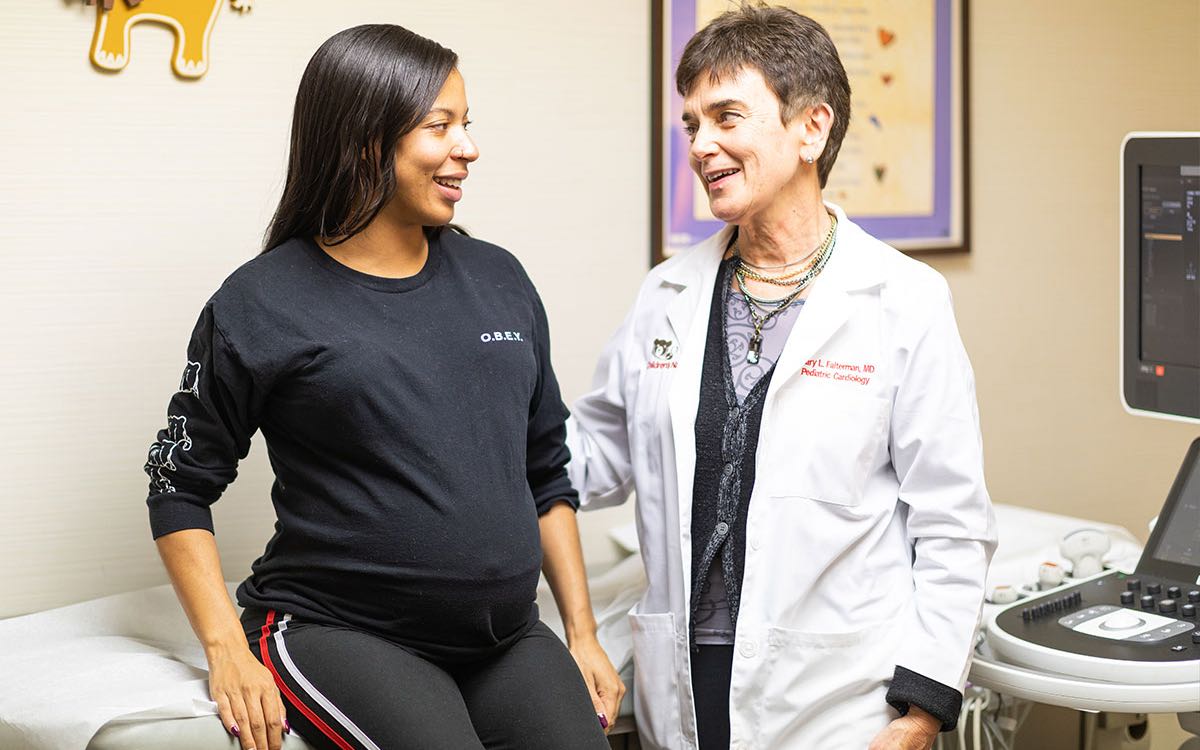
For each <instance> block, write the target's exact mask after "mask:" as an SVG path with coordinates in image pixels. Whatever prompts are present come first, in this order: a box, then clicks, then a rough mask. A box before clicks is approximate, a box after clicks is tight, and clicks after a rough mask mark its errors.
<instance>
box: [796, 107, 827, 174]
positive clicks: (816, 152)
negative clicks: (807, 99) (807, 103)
mask: <svg viewBox="0 0 1200 750" xmlns="http://www.w3.org/2000/svg"><path fill="white" fill-rule="evenodd" d="M800 121H801V122H800V124H801V125H802V126H803V129H804V135H803V138H804V146H803V152H804V160H805V161H807V162H809V163H810V164H811V163H812V162H814V161H816V160H817V159H818V158H819V157H820V156H821V153H822V152H823V151H824V150H825V142H826V141H828V140H829V131H830V130H832V129H833V108H832V107H830V106H829V105H828V104H826V103H825V102H821V103H820V104H818V105H816V106H814V107H808V108H807V109H805V110H804V111H803V112H802V113H801V114H800ZM810 157H811V158H810Z"/></svg>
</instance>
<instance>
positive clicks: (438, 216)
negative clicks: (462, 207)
mask: <svg viewBox="0 0 1200 750" xmlns="http://www.w3.org/2000/svg"><path fill="white" fill-rule="evenodd" d="M469 124H470V120H468V119H467V91H466V87H465V85H464V84H463V78H462V75H460V74H459V72H458V71H457V70H452V71H450V75H449V77H447V78H446V83H445V85H443V86H442V90H441V92H440V93H439V94H438V97H437V100H436V101H435V102H434V103H433V107H432V108H431V109H430V110H429V112H428V114H426V115H425V117H423V118H422V119H421V122H420V123H418V124H417V126H416V127H415V128H414V129H413V130H411V131H409V132H408V133H405V134H404V135H403V136H402V137H401V138H400V141H399V143H398V144H397V146H396V192H395V194H394V195H393V196H392V199H391V202H390V203H389V204H388V206H387V209H386V210H387V211H388V212H389V213H391V214H392V216H393V218H394V220H395V221H397V222H398V223H401V224H418V225H421V226H441V225H442V224H447V223H449V222H450V221H451V220H452V219H453V218H454V204H455V203H457V202H458V201H459V200H461V199H462V195H463V189H462V183H463V180H465V179H466V178H467V166H468V165H469V164H470V163H471V162H473V161H475V160H476V159H478V158H479V149H478V148H476V146H475V141H474V140H472V139H471V136H470V135H469V134H468V133H467V126H468V125H469Z"/></svg>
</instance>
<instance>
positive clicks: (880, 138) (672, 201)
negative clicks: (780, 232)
mask: <svg viewBox="0 0 1200 750" xmlns="http://www.w3.org/2000/svg"><path fill="white" fill-rule="evenodd" d="M772 4H776V5H783V6H786V7H789V8H792V9H794V10H796V11H798V12H800V13H803V14H804V15H807V16H809V17H811V18H813V19H815V20H816V21H818V22H819V23H820V24H821V25H822V26H824V27H825V29H826V31H828V32H829V35H830V37H831V38H832V39H833V42H834V44H835V45H836V46H837V49H838V54H839V55H840V56H841V59H842V64H843V65H844V66H845V68H846V74H847V76H848V77H849V79H850V88H851V92H852V94H851V102H850V111H851V116H850V126H849V128H848V130H847V132H846V137H845V139H844V140H843V141H842V147H841V151H840V152H839V154H838V159H837V162H836V163H835V165H834V167H833V171H832V172H831V173H830V175H829V182H828V184H827V185H826V186H825V190H824V196H825V199H826V200H829V201H832V202H833V203H836V204H838V205H839V206H841V207H842V208H843V209H845V211H846V214H847V215H848V216H849V217H850V218H851V219H853V220H854V221H855V222H856V223H858V224H859V225H860V226H862V228H863V229H865V230H866V231H867V232H869V233H871V234H872V235H874V236H875V237H878V238H879V239H881V240H883V241H884V242H887V243H888V244H890V245H892V246H894V247H896V248H899V249H901V250H904V251H907V252H919V251H955V250H957V251H965V250H967V239H968V231H967V230H968V226H967V208H968V202H967V198H968V196H967V166H968V165H967V148H966V137H967V97H966V79H967V75H966V29H967V23H966V8H965V2H964V0H902V1H900V2H897V0H839V2H829V0H772ZM735 6H736V3H734V2H731V1H730V0H654V2H653V3H652V19H651V20H652V24H651V25H652V36H653V41H652V45H651V57H652V64H653V70H652V82H653V86H652V88H653V89H654V91H653V104H652V107H651V109H652V121H653V124H652V127H653V133H652V137H651V148H652V155H653V158H652V163H653V167H652V169H651V196H653V202H654V205H653V207H652V211H651V222H650V223H651V235H652V237H651V247H652V253H653V257H652V262H654V263H657V262H658V261H661V260H662V259H663V258H665V257H669V256H670V255H671V254H673V253H675V252H678V251H679V250H681V249H683V248H685V247H688V246H690V245H692V244H695V243H696V242H699V241H700V240H702V239H704V238H705V237H708V236H709V235H711V234H713V233H714V232H716V231H717V230H718V229H720V228H721V226H722V225H721V222H719V221H717V220H716V219H714V218H713V217H712V214H711V213H709V211H708V199H707V197H706V196H705V193H704V189H703V187H701V185H700V183H699V181H698V180H697V179H696V177H695V174H694V173H693V172H692V170H691V166H690V165H689V164H688V139H687V136H686V135H685V134H684V132H683V127H682V123H681V121H680V117H681V115H682V110H683V101H682V99H681V97H680V96H679V94H678V93H676V91H675V79H674V72H675V67H676V65H677V64H678V62H679V58H680V56H681V55H682V54H683V48H684V45H686V44H687V41H688V39H690V38H691V36H692V35H693V34H695V33H696V31H698V30H699V29H701V28H703V27H704V25H705V24H707V23H708V22H709V21H710V20H712V19H713V18H715V17H716V16H717V15H719V14H721V13H723V12H724V11H726V10H729V9H730V8H733V7H735Z"/></svg>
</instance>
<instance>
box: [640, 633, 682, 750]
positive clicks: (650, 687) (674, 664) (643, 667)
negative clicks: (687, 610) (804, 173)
mask: <svg viewBox="0 0 1200 750" xmlns="http://www.w3.org/2000/svg"><path fill="white" fill-rule="evenodd" d="M629 624H630V627H631V629H632V630H633V697H634V706H635V710H636V712H637V723H638V734H639V735H641V740H642V745H643V746H644V747H646V748H647V750H656V749H657V748H664V749H672V748H677V747H679V746H680V741H681V740H680V736H681V731H682V725H681V723H680V720H679V705H680V700H679V698H680V695H679V692H680V672H681V667H682V665H683V661H682V660H681V657H685V656H686V655H685V654H683V653H682V649H684V648H686V643H685V642H684V641H682V640H681V637H680V635H679V634H678V633H677V632H676V630H675V615H674V614H672V613H670V612H666V613H662V614H647V615H640V614H632V613H631V614H630V615H629Z"/></svg>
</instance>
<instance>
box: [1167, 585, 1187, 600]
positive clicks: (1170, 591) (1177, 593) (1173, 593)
mask: <svg viewBox="0 0 1200 750" xmlns="http://www.w3.org/2000/svg"><path fill="white" fill-rule="evenodd" d="M1167 596H1169V597H1171V598H1172V599H1178V598H1179V597H1181V596H1183V591H1181V590H1180V588H1179V587H1178V586H1168V587H1167Z"/></svg>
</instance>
